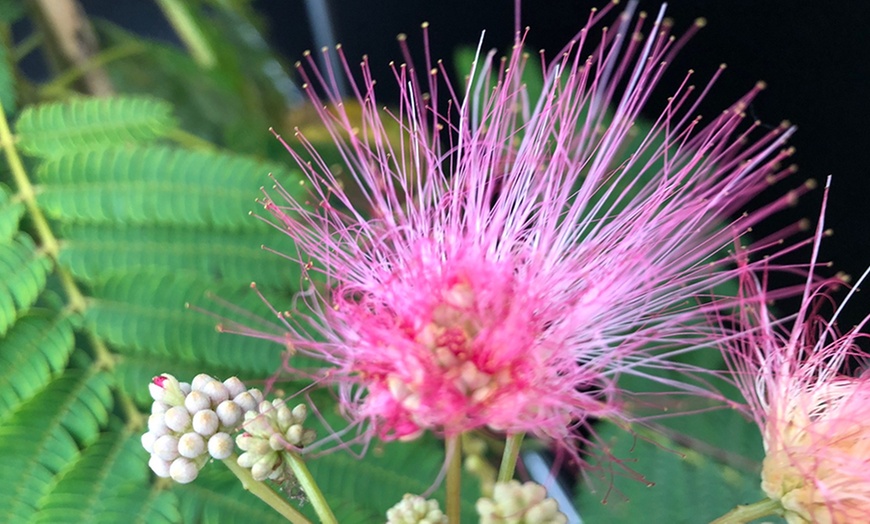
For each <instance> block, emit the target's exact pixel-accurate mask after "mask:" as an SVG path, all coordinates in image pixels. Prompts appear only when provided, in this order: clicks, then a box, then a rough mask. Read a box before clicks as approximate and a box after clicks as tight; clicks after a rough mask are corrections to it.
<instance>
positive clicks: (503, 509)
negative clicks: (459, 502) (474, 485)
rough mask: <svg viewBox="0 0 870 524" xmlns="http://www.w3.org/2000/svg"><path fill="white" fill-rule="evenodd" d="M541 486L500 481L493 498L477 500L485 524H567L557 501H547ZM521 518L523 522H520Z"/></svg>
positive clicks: (478, 510)
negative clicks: (511, 523)
mask: <svg viewBox="0 0 870 524" xmlns="http://www.w3.org/2000/svg"><path fill="white" fill-rule="evenodd" d="M546 497H547V492H546V490H545V489H544V488H543V486H541V485H540V484H535V483H534V482H526V483H525V484H520V483H519V482H517V481H516V480H511V481H509V482H497V483H496V484H495V488H494V489H493V494H492V498H482V499H480V500H478V501H477V504H476V507H477V512H478V514H479V515H480V522H481V524H495V523H500V522H511V521H517V522H519V521H521V522H526V523H528V524H565V523H566V522H568V519H567V518H566V517H565V515H563V514H562V513H560V512H559V508H558V504H557V503H556V501H555V500H553V499H549V498H546ZM516 519H521V520H516Z"/></svg>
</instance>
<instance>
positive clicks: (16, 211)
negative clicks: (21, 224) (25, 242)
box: [0, 184, 24, 243]
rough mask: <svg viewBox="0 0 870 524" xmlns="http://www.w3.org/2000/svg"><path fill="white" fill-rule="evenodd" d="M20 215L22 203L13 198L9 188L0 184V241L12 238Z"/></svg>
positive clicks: (22, 210)
mask: <svg viewBox="0 0 870 524" xmlns="http://www.w3.org/2000/svg"><path fill="white" fill-rule="evenodd" d="M22 215H24V204H23V203H21V201H19V200H13V199H12V195H11V194H10V191H9V188H7V187H6V186H4V185H3V184H0V242H3V243H5V242H7V241H9V240H11V239H12V236H13V235H14V234H15V231H17V230H18V221H19V220H20V219H21V216H22Z"/></svg>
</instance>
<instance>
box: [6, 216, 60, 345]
mask: <svg viewBox="0 0 870 524" xmlns="http://www.w3.org/2000/svg"><path fill="white" fill-rule="evenodd" d="M50 268H51V260H50V259H49V258H48V257H47V256H45V254H44V253H41V252H40V251H39V249H38V248H37V247H36V245H35V244H34V243H33V240H32V239H31V238H30V237H29V236H28V235H27V234H26V233H19V234H18V235H17V236H16V237H15V238H13V239H12V240H11V241H9V242H5V243H2V244H0V274H3V275H4V278H3V280H0V335H3V334H4V333H6V331H7V330H8V329H9V327H10V326H11V325H12V324H13V323H14V322H15V318H16V317H17V316H18V314H19V312H22V311H26V310H27V309H28V308H29V307H30V306H32V305H33V303H34V302H35V301H36V298H37V296H38V295H39V292H40V291H42V288H43V286H45V281H46V277H47V275H48V271H49V269H50Z"/></svg>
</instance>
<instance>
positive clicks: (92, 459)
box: [36, 431, 180, 524]
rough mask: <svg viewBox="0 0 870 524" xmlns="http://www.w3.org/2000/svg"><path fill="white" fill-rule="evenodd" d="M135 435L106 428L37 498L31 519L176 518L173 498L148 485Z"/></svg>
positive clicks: (48, 522)
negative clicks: (35, 510) (43, 495)
mask: <svg viewBox="0 0 870 524" xmlns="http://www.w3.org/2000/svg"><path fill="white" fill-rule="evenodd" d="M147 462H148V454H147V453H146V452H145V450H144V449H142V445H141V444H140V443H139V435H138V434H135V435H134V434H131V433H130V432H128V431H122V432H107V433H103V434H102V435H101V436H100V439H99V440H98V441H97V442H95V443H94V444H92V445H91V446H89V447H88V448H87V449H86V450H85V451H84V452H83V453H82V455H81V458H80V459H79V460H78V461H76V462H74V463H72V464H70V466H69V467H68V468H67V470H66V471H65V472H63V473H62V474H61V475H60V477H61V478H60V481H59V482H58V483H57V484H56V485H55V486H54V488H53V489H52V490H51V492H49V493H48V494H47V495H46V496H45V497H44V498H43V499H42V501H41V504H40V510H39V514H38V517H37V519H36V523H38V524H41V523H44V524H55V523H57V524H63V523H67V522H68V523H70V524H79V523H82V522H91V523H100V522H105V523H107V524H108V523H115V522H142V523H146V522H147V523H149V524H151V523H158V522H166V523H170V522H178V521H179V520H180V515H179V514H178V509H177V506H176V505H177V500H176V499H175V497H174V496H172V495H171V494H170V493H168V492H161V491H159V490H155V489H154V488H153V487H152V485H151V482H150V480H151V474H150V472H149V469H148V466H147Z"/></svg>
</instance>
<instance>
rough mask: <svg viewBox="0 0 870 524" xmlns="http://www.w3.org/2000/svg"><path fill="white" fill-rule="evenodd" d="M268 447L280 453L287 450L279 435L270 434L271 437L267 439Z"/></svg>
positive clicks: (285, 443)
mask: <svg viewBox="0 0 870 524" xmlns="http://www.w3.org/2000/svg"><path fill="white" fill-rule="evenodd" d="M269 447H270V448H272V449H273V450H275V451H281V450H284V449H287V442H286V441H285V440H284V438H283V437H282V436H281V434H280V433H272V436H271V437H269Z"/></svg>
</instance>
